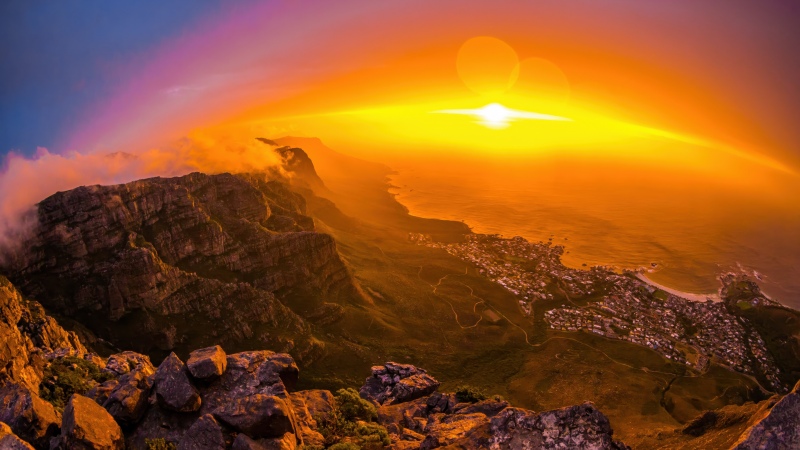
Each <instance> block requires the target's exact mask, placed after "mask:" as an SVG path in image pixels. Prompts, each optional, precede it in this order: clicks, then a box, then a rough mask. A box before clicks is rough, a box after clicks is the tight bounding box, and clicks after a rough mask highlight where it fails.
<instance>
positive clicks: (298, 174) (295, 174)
mask: <svg viewBox="0 0 800 450" xmlns="http://www.w3.org/2000/svg"><path fill="white" fill-rule="evenodd" d="M256 140H258V141H261V142H263V143H264V144H267V145H269V146H272V147H273V150H274V151H275V153H276V154H277V155H278V156H280V158H281V169H283V171H284V173H286V174H287V175H288V176H289V177H291V180H292V183H293V184H295V185H299V186H301V187H305V188H308V189H311V190H312V191H314V192H317V193H320V192H323V191H325V190H326V188H325V183H324V182H323V181H322V178H320V177H319V175H318V174H317V170H316V169H315V168H314V162H313V161H311V158H309V157H308V154H307V153H306V152H305V150H303V149H302V148H299V147H292V146H288V145H284V146H282V145H279V144H278V143H277V142H275V141H272V140H270V139H264V138H256Z"/></svg>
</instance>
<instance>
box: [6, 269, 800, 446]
mask: <svg viewBox="0 0 800 450" xmlns="http://www.w3.org/2000/svg"><path fill="white" fill-rule="evenodd" d="M0 337H1V338H2V343H3V345H2V347H0V422H1V423H0V448H1V449H32V448H35V449H98V450H99V449H123V448H129V449H148V450H150V449H152V450H160V449H220V450H222V449H234V450H244V449H250V450H254V449H306V450H311V449H322V448H332V449H336V450H342V449H358V448H364V449H379V448H391V449H432V448H439V447H447V448H460V449H473V448H492V449H550V448H563V449H624V448H628V447H626V446H625V444H623V443H621V442H618V441H616V440H614V438H613V431H612V428H611V425H610V424H609V421H608V419H607V418H606V416H604V415H603V414H602V412H600V411H599V410H597V408H595V407H594V406H593V405H592V404H591V403H584V404H582V405H575V406H570V407H566V408H562V409H557V410H552V411H544V412H534V411H530V410H525V409H521V408H515V407H513V406H511V405H509V404H508V402H506V401H504V400H503V399H501V398H499V397H495V398H491V397H489V398H487V397H486V396H483V395H481V394H479V393H476V392H473V391H471V390H469V389H461V390H459V391H458V392H456V393H444V392H438V388H439V382H438V381H437V380H436V379H435V378H434V377H433V376H431V375H430V374H428V373H427V372H426V371H425V370H423V369H420V368H418V367H415V366H413V365H409V364H399V363H394V362H388V363H386V364H383V365H380V366H375V367H372V369H371V372H372V373H371V375H370V376H369V377H368V378H367V379H366V381H365V383H364V385H363V386H362V387H361V388H360V390H358V391H355V390H354V389H342V390H339V391H338V392H336V393H335V394H334V393H332V392H330V391H326V390H304V391H296V390H295V386H296V384H297V381H298V378H299V370H298V367H297V365H296V363H295V361H294V359H293V358H292V357H291V356H289V355H288V354H286V353H276V352H272V351H268V350H258V351H247V352H239V353H235V354H230V355H229V354H226V353H225V352H224V350H223V349H222V348H221V347H220V346H212V347H207V348H202V349H199V350H195V351H193V352H191V353H190V354H189V357H188V359H187V360H186V361H183V360H181V359H180V358H179V357H178V356H177V355H176V354H175V353H172V354H170V355H169V356H168V357H167V358H165V359H164V360H163V361H162V362H161V363H160V364H159V365H158V366H157V367H156V366H154V365H153V364H152V363H151V361H150V359H149V358H148V357H147V356H145V355H142V354H140V353H135V352H130V351H127V352H121V353H117V354H113V355H111V356H109V357H108V358H101V357H99V356H98V355H96V354H94V353H91V352H89V351H87V349H86V348H85V347H84V346H83V345H82V344H81V343H80V341H79V339H78V338H77V336H76V335H75V334H74V333H71V332H67V331H65V330H64V329H62V328H61V327H60V326H59V325H58V324H57V323H56V321H55V320H53V319H52V318H51V317H49V316H47V315H46V314H45V313H44V310H43V309H42V307H41V305H39V304H38V303H36V302H30V301H26V300H24V299H23V298H22V296H21V295H20V294H19V292H17V291H16V289H15V288H14V287H13V286H12V285H11V284H10V283H9V282H8V281H7V280H5V279H2V278H0ZM799 391H800V385H798V386H796V387H795V389H794V390H793V391H792V392H791V393H789V394H787V395H786V396H784V397H782V398H779V397H775V398H774V399H772V401H771V403H770V404H769V405H767V406H766V407H765V408H764V413H763V416H762V417H757V418H754V419H755V421H754V425H753V426H752V427H750V428H749V429H748V430H747V431H746V432H745V433H744V434H743V435H742V436H741V437H740V439H739V442H738V443H737V444H736V445H735V447H736V448H737V449H755V448H769V449H772V448H775V449H789V448H798V446H800V392H799ZM724 420H725V419H724V418H723V416H721V415H719V414H718V413H715V412H709V413H707V414H706V415H704V416H701V417H700V418H698V419H697V420H696V421H694V422H693V423H692V424H691V425H690V427H689V428H687V430H685V431H684V433H691V434H699V435H702V434H703V433H705V432H707V430H708V429H710V428H713V427H715V426H716V427H718V426H721V425H720V423H717V422H721V421H724ZM722 425H724V424H722Z"/></svg>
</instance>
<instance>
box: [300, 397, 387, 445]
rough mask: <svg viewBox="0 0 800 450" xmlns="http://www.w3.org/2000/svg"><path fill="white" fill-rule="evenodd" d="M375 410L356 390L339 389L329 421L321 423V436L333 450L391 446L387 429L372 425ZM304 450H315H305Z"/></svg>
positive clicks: (375, 415)
mask: <svg viewBox="0 0 800 450" xmlns="http://www.w3.org/2000/svg"><path fill="white" fill-rule="evenodd" d="M377 417H378V415H377V411H376V410H375V406H374V405H373V404H372V403H370V402H368V401H366V400H364V399H362V398H361V397H360V396H359V395H358V392H357V391H356V390H355V389H352V388H349V389H339V390H338V391H337V392H336V407H335V408H334V410H333V411H332V412H331V415H330V417H329V418H328V419H327V420H325V421H322V420H320V429H319V430H320V433H322V435H323V436H324V437H325V443H326V444H328V445H330V447H328V448H329V449H334V450H359V449H362V450H376V449H382V448H384V447H385V446H387V445H389V444H391V439H390V438H389V433H388V432H387V431H386V428H384V427H383V426H381V425H379V424H377V423H375V422H374V421H375V419H376V418H377ZM306 450H316V449H313V448H307V449H306Z"/></svg>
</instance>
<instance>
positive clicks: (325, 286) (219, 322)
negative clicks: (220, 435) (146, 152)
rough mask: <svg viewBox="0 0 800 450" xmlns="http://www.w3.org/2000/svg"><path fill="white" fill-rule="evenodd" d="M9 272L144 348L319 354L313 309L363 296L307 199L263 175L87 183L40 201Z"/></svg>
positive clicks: (49, 299) (57, 305)
mask: <svg viewBox="0 0 800 450" xmlns="http://www.w3.org/2000/svg"><path fill="white" fill-rule="evenodd" d="M37 208H38V209H37V213H38V223H37V225H36V227H35V228H34V230H33V231H32V233H31V237H30V238H29V239H28V240H26V241H25V242H22V243H21V245H20V247H19V251H17V252H16V253H15V254H14V255H12V256H11V258H7V261H6V262H5V263H4V265H3V267H2V268H0V270H1V271H2V272H3V273H5V274H6V275H7V276H8V278H9V279H10V280H12V281H13V282H14V283H15V284H16V285H17V286H18V287H19V289H20V290H21V291H22V292H23V294H24V295H26V296H28V297H31V298H37V299H42V302H43V304H44V305H45V306H46V307H47V308H48V309H49V310H51V311H53V312H55V313H57V314H59V315H63V316H66V317H69V318H71V319H74V320H76V321H78V322H79V323H81V324H83V325H84V326H86V327H87V328H88V329H89V330H91V331H92V332H93V333H94V334H96V335H97V336H99V337H101V338H103V339H105V340H107V341H110V342H112V343H113V344H114V345H115V346H118V347H122V348H131V349H136V350H139V351H145V352H147V351H151V350H154V349H160V350H163V351H167V350H172V349H175V348H179V347H182V348H194V347H198V346H203V345H206V344H209V343H211V342H220V343H223V344H226V345H231V346H234V347H235V346H237V345H245V343H246V342H249V341H251V340H257V341H259V342H263V343H265V344H268V345H270V346H271V347H273V348H278V349H282V350H290V349H292V350H293V351H294V352H296V353H295V354H296V355H297V356H298V357H300V358H301V359H303V358H308V359H309V360H310V359H311V358H313V357H314V355H317V354H319V352H320V351H321V348H320V345H321V344H320V343H319V341H317V340H316V339H315V338H314V337H313V336H312V335H311V327H310V325H309V323H308V322H307V321H306V320H305V319H303V317H302V316H303V315H311V316H313V315H315V314H316V315H318V314H319V311H320V310H322V311H330V312H331V313H332V314H334V315H335V313H336V311H337V310H338V309H339V307H337V306H336V303H337V302H347V301H356V302H358V301H360V300H359V296H360V294H359V290H358V287H357V286H356V285H355V282H354V280H353V278H352V276H351V274H350V272H349V271H348V269H347V267H346V266H345V264H344V263H343V262H342V260H341V259H340V257H339V255H338V253H337V250H336V243H335V242H334V240H333V239H332V238H331V236H329V235H327V234H324V233H319V232H316V231H315V229H314V221H313V219H311V218H310V217H308V216H306V215H305V214H304V212H305V200H304V199H303V197H302V196H301V195H299V194H297V193H295V192H294V191H292V190H291V189H290V188H289V186H287V185H286V184H284V183H282V182H280V181H269V180H268V179H267V178H266V177H265V175H263V174H242V175H230V174H219V175H205V174H200V173H194V174H190V175H186V176H183V177H177V178H151V179H146V180H140V181H136V182H133V183H128V184H124V185H117V186H85V187H80V188H77V189H74V190H71V191H67V192H59V193H57V194H55V195H53V196H51V197H49V198H47V199H45V200H43V201H42V202H41V203H39V204H38V207H37Z"/></svg>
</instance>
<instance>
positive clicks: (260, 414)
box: [213, 394, 295, 439]
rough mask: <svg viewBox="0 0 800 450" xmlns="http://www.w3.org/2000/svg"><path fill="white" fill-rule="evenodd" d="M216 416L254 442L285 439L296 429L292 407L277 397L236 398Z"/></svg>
mask: <svg viewBox="0 0 800 450" xmlns="http://www.w3.org/2000/svg"><path fill="white" fill-rule="evenodd" d="M213 414H214V417H216V418H217V419H219V420H220V421H221V422H223V423H225V424H227V425H229V426H230V427H231V428H233V429H234V430H236V431H239V432H241V433H245V434H247V435H248V436H250V437H252V438H254V439H259V438H275V437H281V436H283V435H284V434H285V433H294V430H295V426H294V420H293V414H292V410H291V408H290V406H289V405H288V404H287V403H286V402H285V401H283V399H280V398H278V397H275V396H269V395H264V394H255V395H251V396H248V397H236V398H233V399H231V401H230V402H228V403H226V404H223V405H221V406H219V407H218V408H217V409H216V410H214V413H213Z"/></svg>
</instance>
